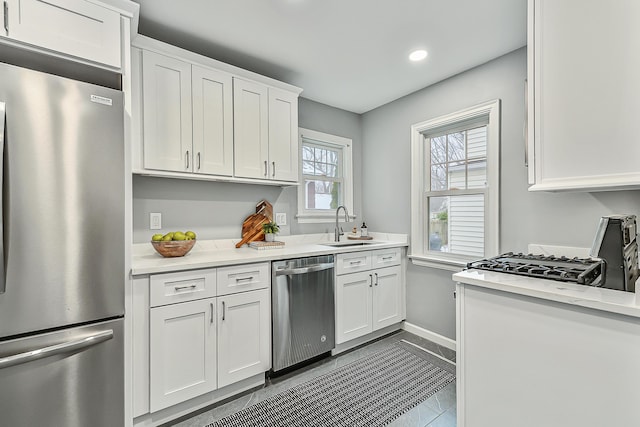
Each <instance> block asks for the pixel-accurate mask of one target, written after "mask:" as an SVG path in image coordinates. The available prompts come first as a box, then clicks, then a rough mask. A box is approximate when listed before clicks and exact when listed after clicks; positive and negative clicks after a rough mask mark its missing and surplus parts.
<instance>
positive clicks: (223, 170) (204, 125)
mask: <svg viewBox="0 0 640 427" xmlns="http://www.w3.org/2000/svg"><path fill="white" fill-rule="evenodd" d="M191 85H192V92H193V93H192V99H193V156H194V158H193V160H194V165H193V171H194V172H196V173H202V174H210V175H226V176H231V175H233V117H232V114H233V107H232V102H233V97H232V93H233V92H232V91H233V89H232V86H231V85H232V78H231V76H230V75H229V74H226V73H223V72H220V71H215V70H209V69H206V68H202V67H198V66H195V65H194V66H193V67H192V81H191Z"/></svg>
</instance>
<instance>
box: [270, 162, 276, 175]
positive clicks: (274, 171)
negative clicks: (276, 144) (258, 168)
mask: <svg viewBox="0 0 640 427" xmlns="http://www.w3.org/2000/svg"><path fill="white" fill-rule="evenodd" d="M271 166H273V170H272V171H271V176H272V177H274V178H275V176H276V162H271Z"/></svg>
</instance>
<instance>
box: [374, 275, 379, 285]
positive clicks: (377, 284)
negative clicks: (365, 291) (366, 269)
mask: <svg viewBox="0 0 640 427" xmlns="http://www.w3.org/2000/svg"><path fill="white" fill-rule="evenodd" d="M373 274H375V275H376V286H378V273H373Z"/></svg>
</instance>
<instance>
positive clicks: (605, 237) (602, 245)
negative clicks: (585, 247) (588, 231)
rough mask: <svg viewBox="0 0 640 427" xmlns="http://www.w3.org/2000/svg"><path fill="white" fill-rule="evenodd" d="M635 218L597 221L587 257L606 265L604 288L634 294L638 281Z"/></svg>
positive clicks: (624, 217) (610, 217) (604, 218)
mask: <svg viewBox="0 0 640 427" xmlns="http://www.w3.org/2000/svg"><path fill="white" fill-rule="evenodd" d="M636 236H637V226H636V216H635V215H610V216H604V217H602V218H601V219H600V223H599V224H598V230H597V232H596V237H595V239H594V240H593V245H592V247H591V253H590V255H591V256H592V257H597V258H602V259H604V260H605V261H606V263H607V286H606V287H607V288H611V289H617V290H620V291H629V292H634V291H635V282H636V279H637V278H638V242H637V238H636Z"/></svg>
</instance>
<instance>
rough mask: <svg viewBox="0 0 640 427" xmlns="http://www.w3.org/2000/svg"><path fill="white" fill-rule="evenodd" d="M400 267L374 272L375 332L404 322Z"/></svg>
mask: <svg viewBox="0 0 640 427" xmlns="http://www.w3.org/2000/svg"><path fill="white" fill-rule="evenodd" d="M400 271H401V270H400V266H395V267H387V268H380V269H378V270H373V330H374V331H375V330H378V329H381V328H384V327H386V326H390V325H393V324H396V323H398V322H400V321H401V320H402V288H401V286H400V284H401V283H402V280H401V279H402V277H401V272H400Z"/></svg>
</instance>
